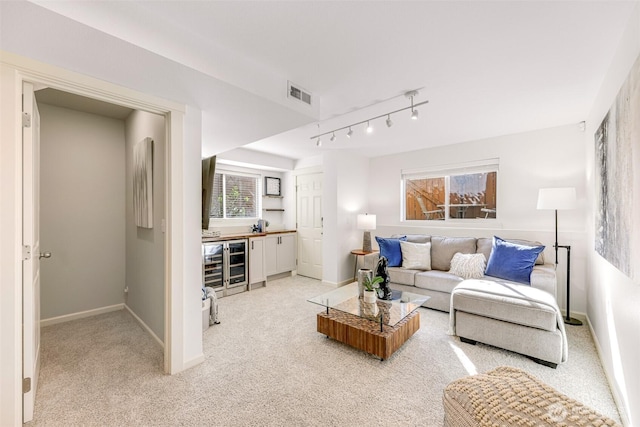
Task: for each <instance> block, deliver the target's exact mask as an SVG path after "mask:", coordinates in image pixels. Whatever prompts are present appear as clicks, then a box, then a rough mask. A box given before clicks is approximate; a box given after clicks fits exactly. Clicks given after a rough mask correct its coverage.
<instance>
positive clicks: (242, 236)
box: [202, 230, 296, 242]
mask: <svg viewBox="0 0 640 427" xmlns="http://www.w3.org/2000/svg"><path fill="white" fill-rule="evenodd" d="M295 232H296V230H278V231H267V232H266V233H241V234H225V235H222V236H220V237H204V236H203V237H202V241H203V242H222V241H225V240H235V239H248V238H250V237H264V236H269V235H272V234H284V233H295Z"/></svg>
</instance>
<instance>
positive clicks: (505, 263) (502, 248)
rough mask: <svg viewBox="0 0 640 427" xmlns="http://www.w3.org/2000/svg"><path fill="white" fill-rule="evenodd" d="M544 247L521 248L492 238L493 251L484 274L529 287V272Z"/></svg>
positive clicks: (496, 237)
mask: <svg viewBox="0 0 640 427" xmlns="http://www.w3.org/2000/svg"><path fill="white" fill-rule="evenodd" d="M543 250H544V246H523V245H518V244H516V243H510V242H507V241H505V240H503V239H501V238H500V237H498V236H494V237H493V249H492V250H491V256H489V261H488V262H487V269H486V270H485V274H486V275H487V276H493V277H498V278H500V279H505V280H510V281H512V282H518V283H524V284H526V285H531V270H533V265H534V264H535V263H536V259H537V258H538V254H540V252H542V251H543Z"/></svg>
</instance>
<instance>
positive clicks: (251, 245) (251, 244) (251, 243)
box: [251, 241, 253, 250]
mask: <svg viewBox="0 0 640 427" xmlns="http://www.w3.org/2000/svg"><path fill="white" fill-rule="evenodd" d="M251 250H253V241H251Z"/></svg>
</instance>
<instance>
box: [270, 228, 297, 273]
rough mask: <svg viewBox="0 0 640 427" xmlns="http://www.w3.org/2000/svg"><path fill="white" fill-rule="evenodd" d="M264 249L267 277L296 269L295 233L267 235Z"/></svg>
mask: <svg viewBox="0 0 640 427" xmlns="http://www.w3.org/2000/svg"><path fill="white" fill-rule="evenodd" d="M264 249H265V272H266V275H267V276H271V275H273V274H279V273H284V272H287V271H293V270H295V269H296V233H281V234H273V235H269V236H267V237H265V248H264Z"/></svg>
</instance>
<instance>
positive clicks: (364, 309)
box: [309, 283, 429, 360]
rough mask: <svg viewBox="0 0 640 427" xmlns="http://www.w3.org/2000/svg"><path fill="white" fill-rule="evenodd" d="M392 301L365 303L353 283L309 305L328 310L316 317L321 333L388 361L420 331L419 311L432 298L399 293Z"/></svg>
mask: <svg viewBox="0 0 640 427" xmlns="http://www.w3.org/2000/svg"><path fill="white" fill-rule="evenodd" d="M392 298H393V299H392V300H390V301H387V300H380V299H379V300H378V301H377V302H376V303H375V304H369V303H365V302H364V301H363V300H362V299H360V298H358V284H357V283H351V284H349V285H346V286H343V287H341V288H338V289H335V290H333V291H331V292H327V293H325V294H322V295H320V296H318V297H315V298H312V299H310V300H309V302H312V303H314V304H318V305H321V306H323V307H325V310H324V311H322V312H320V313H318V315H317V329H318V332H320V333H322V334H324V335H326V336H327V337H329V338H333V339H335V340H336V341H340V342H341V343H344V344H347V345H349V346H351V347H354V348H357V349H359V350H363V351H365V352H367V353H369V354H373V355H375V356H378V357H379V358H380V359H382V360H385V359H388V358H389V357H390V356H391V355H392V354H393V353H394V352H395V351H396V350H398V349H399V348H400V347H401V346H402V345H403V344H404V343H405V342H406V341H407V340H408V339H409V338H410V337H411V336H412V335H413V334H414V333H415V332H416V331H417V330H418V329H420V313H419V312H418V311H417V309H418V307H420V306H421V305H422V304H423V303H424V302H425V301H427V300H428V299H429V297H427V296H424V295H418V294H412V293H410V292H399V291H393V296H392Z"/></svg>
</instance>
